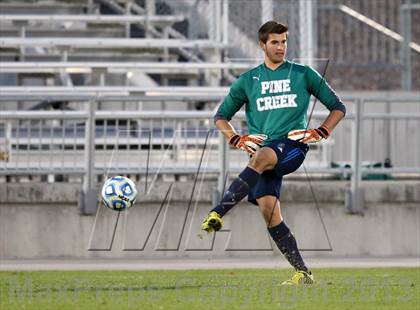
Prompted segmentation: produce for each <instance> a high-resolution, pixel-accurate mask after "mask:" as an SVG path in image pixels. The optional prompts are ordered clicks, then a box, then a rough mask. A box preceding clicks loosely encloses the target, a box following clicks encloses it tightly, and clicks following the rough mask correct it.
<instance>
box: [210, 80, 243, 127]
mask: <svg viewBox="0 0 420 310" xmlns="http://www.w3.org/2000/svg"><path fill="white" fill-rule="evenodd" d="M244 80H245V78H244V76H243V75H241V76H240V77H239V78H238V79H237V80H236V81H235V82H234V83H233V84H232V86H231V87H230V90H229V94H228V95H227V96H226V97H225V99H224V100H223V102H222V104H221V105H220V107H219V109H218V110H217V112H216V115H215V116H214V121H215V122H216V121H217V120H219V119H224V120H227V121H230V120H231V119H232V117H233V115H235V113H236V112H238V111H239V110H240V108H241V107H242V106H243V105H244V104H245V103H247V102H248V97H247V95H246V92H245V87H244Z"/></svg>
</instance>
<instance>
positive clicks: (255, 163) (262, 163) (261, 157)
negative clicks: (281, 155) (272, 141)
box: [250, 147, 277, 170]
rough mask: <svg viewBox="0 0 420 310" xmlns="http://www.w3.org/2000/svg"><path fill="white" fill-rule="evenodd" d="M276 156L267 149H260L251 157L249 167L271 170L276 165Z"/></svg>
mask: <svg viewBox="0 0 420 310" xmlns="http://www.w3.org/2000/svg"><path fill="white" fill-rule="evenodd" d="M276 160H277V158H276V154H275V153H274V151H273V150H272V149H270V148H268V147H263V148H260V149H259V150H258V151H257V152H256V153H255V155H254V156H253V157H252V159H251V162H250V166H251V167H253V168H257V169H260V170H265V169H271V168H272V167H274V165H275V164H276Z"/></svg>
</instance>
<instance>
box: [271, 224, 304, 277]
mask: <svg viewBox="0 0 420 310" xmlns="http://www.w3.org/2000/svg"><path fill="white" fill-rule="evenodd" d="M268 232H269V233H270V235H271V237H272V238H273V240H274V242H275V243H276V244H277V247H278V248H279V250H280V252H282V253H283V255H284V256H285V257H286V259H287V260H288V262H289V263H290V265H292V266H293V267H294V268H295V269H296V270H303V271H305V272H309V270H308V268H307V267H306V266H305V263H304V262H303V259H302V256H301V255H300V253H299V250H298V247H297V243H296V239H295V237H294V236H293V234H292V232H291V231H290V229H289V227H287V225H286V223H285V222H284V221H283V222H281V223H280V224H279V225H277V226H274V227H269V228H268Z"/></svg>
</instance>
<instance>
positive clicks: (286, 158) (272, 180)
mask: <svg viewBox="0 0 420 310" xmlns="http://www.w3.org/2000/svg"><path fill="white" fill-rule="evenodd" d="M264 146H266V147H269V148H271V149H272V150H273V151H274V152H276V155H277V165H276V166H275V167H274V169H272V170H266V171H264V172H263V173H262V174H261V176H260V179H259V180H258V183H257V184H256V185H255V186H254V188H253V189H251V191H250V192H249V194H248V201H249V202H251V203H253V204H255V205H258V203H257V198H260V197H263V196H266V195H270V196H275V197H277V198H280V188H281V183H282V180H283V176H284V175H286V174H289V173H292V172H293V171H295V170H297V169H298V168H299V167H300V165H301V164H302V163H303V160H304V159H305V156H306V153H307V152H308V150H309V146H308V145H307V144H305V143H301V142H298V141H294V140H290V139H280V140H275V141H273V142H271V143H269V144H267V145H264Z"/></svg>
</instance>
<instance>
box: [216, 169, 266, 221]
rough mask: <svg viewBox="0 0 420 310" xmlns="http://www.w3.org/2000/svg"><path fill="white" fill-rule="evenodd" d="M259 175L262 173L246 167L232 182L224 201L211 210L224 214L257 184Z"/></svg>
mask: <svg viewBox="0 0 420 310" xmlns="http://www.w3.org/2000/svg"><path fill="white" fill-rule="evenodd" d="M259 177H260V174H259V173H258V172H257V171H255V170H254V169H251V168H249V167H246V168H245V169H244V171H242V172H241V173H240V174H239V176H238V177H237V178H236V179H235V180H233V182H232V184H231V185H230V186H229V188H228V190H227V191H226V192H225V194H224V195H223V198H222V201H221V202H220V203H219V204H218V205H217V206H216V207H214V208H213V209H212V210H211V211H216V212H217V214H219V215H220V216H224V215H225V214H226V213H227V212H228V211H229V210H230V209H232V208H233V207H234V206H235V205H236V204H237V203H238V202H239V201H241V200H242V199H243V198H244V197H245V196H246V195H248V192H249V190H250V189H251V188H253V187H254V186H255V184H257V182H258V178H259Z"/></svg>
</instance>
